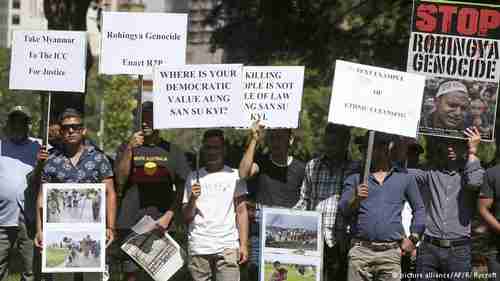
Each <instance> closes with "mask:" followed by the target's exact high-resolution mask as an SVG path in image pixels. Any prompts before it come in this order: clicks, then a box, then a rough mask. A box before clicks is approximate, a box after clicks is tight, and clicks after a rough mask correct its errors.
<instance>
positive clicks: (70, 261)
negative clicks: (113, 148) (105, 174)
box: [42, 184, 106, 272]
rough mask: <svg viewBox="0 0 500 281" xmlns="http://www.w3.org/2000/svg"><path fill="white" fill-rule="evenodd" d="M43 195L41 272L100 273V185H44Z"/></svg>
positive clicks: (102, 223) (102, 205) (102, 242)
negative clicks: (43, 247) (43, 248)
mask: <svg viewBox="0 0 500 281" xmlns="http://www.w3.org/2000/svg"><path fill="white" fill-rule="evenodd" d="M43 192H44V193H43V200H44V208H43V222H44V232H43V235H44V237H43V245H44V246H45V250H44V251H43V252H42V262H43V265H42V267H43V271H44V272H102V271H104V261H105V243H106V240H105V228H106V227H105V223H106V219H105V200H104V199H105V193H104V185H103V184H44V188H43Z"/></svg>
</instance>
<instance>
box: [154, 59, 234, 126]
mask: <svg viewBox="0 0 500 281" xmlns="http://www.w3.org/2000/svg"><path fill="white" fill-rule="evenodd" d="M241 73H242V66H241V65H239V64H214V65H183V66H162V67H158V68H155V73H154V78H153V92H154V94H153V104H154V109H153V116H154V122H153V123H154V127H155V129H169V128H211V127H242V126H243V122H242V114H241V104H240V102H241V95H242V87H241V81H242V79H241V78H242V77H241Z"/></svg>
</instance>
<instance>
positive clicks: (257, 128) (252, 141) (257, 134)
mask: <svg viewBox="0 0 500 281" xmlns="http://www.w3.org/2000/svg"><path fill="white" fill-rule="evenodd" d="M263 128H264V126H263V125H260V124H259V121H257V122H256V123H254V124H253V125H252V127H251V129H250V136H249V138H248V145H247V149H246V150H245V154H244V155H243V158H242V159H241V161H240V166H239V169H238V174H239V176H240V178H241V179H246V178H249V177H253V176H255V175H256V174H257V173H258V171H259V168H258V166H257V164H255V163H254V157H255V150H256V147H257V143H258V142H259V139H260V138H261V136H262V130H263Z"/></svg>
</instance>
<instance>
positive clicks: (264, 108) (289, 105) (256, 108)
mask: <svg viewBox="0 0 500 281" xmlns="http://www.w3.org/2000/svg"><path fill="white" fill-rule="evenodd" d="M303 84H304V67H303V66H247V67H243V88H244V91H243V97H242V98H243V101H242V107H243V113H244V122H246V124H248V125H247V126H250V124H251V123H252V122H253V121H256V120H261V124H263V125H265V126H266V127H268V128H297V127H298V124H299V113H300V105H301V102H302V89H303Z"/></svg>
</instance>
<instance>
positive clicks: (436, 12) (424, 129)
mask: <svg viewBox="0 0 500 281" xmlns="http://www.w3.org/2000/svg"><path fill="white" fill-rule="evenodd" d="M480 2H481V1H476V3H472V2H471V3H466V2H465V1H461V2H452V1H447V2H446V3H444V2H443V3H441V2H438V1H434V2H432V3H430V2H429V1H420V0H415V1H414V7H413V14H414V15H413V22H412V32H411V35H410V44H409V48H408V63H407V71H408V72H413V73H419V74H422V75H425V76H426V77H427V80H426V85H425V92H424V98H423V101H422V104H423V105H422V114H421V116H422V117H421V121H420V126H419V132H420V133H423V134H428V135H436V136H444V137H451V138H464V137H465V135H464V134H463V131H464V129H465V128H467V127H471V126H476V127H477V128H478V129H479V131H480V132H481V138H482V139H483V140H486V141H491V140H493V133H494V128H495V119H496V117H495V115H496V106H497V93H498V83H499V82H498V81H499V79H500V56H499V50H498V45H499V34H500V4H487V3H480Z"/></svg>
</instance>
